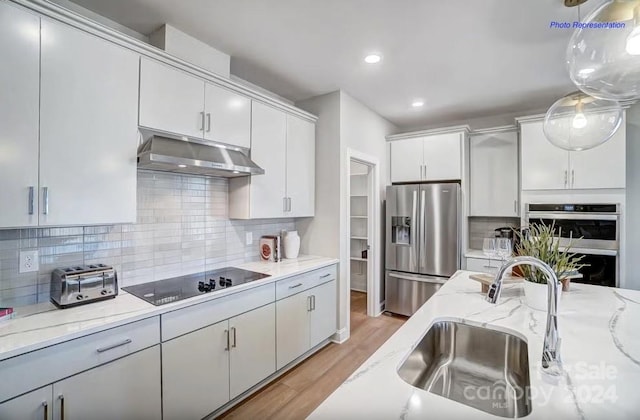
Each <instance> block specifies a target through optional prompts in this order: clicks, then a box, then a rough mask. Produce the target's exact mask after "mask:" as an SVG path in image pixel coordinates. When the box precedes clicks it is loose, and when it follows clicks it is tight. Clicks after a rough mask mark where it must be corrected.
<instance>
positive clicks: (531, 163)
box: [520, 121, 569, 190]
mask: <svg viewBox="0 0 640 420" xmlns="http://www.w3.org/2000/svg"><path fill="white" fill-rule="evenodd" d="M520 156H521V158H520V162H521V165H522V169H521V173H522V189H523V190H563V189H567V188H568V187H569V182H568V181H569V169H568V166H569V153H568V152H567V151H565V150H563V149H560V148H559V147H556V146H554V145H553V144H551V143H550V142H549V140H547V138H546V137H545V135H544V132H543V131H542V121H535V122H527V123H523V124H521V125H520Z"/></svg>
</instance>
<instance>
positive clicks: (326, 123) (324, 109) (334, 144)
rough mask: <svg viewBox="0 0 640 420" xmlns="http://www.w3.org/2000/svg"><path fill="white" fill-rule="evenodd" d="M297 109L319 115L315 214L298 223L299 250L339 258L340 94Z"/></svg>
mask: <svg viewBox="0 0 640 420" xmlns="http://www.w3.org/2000/svg"><path fill="white" fill-rule="evenodd" d="M296 106H298V107H300V108H302V109H304V110H306V111H309V112H311V113H313V114H315V115H317V116H318V122H317V124H316V211H315V217H314V218H312V219H302V220H298V221H297V223H296V227H297V229H298V231H299V234H300V238H301V244H300V251H301V252H302V253H304V254H312V255H323V256H326V257H334V258H338V257H339V256H340V249H339V243H340V231H339V223H340V220H339V219H340V195H339V185H340V155H339V153H338V151H339V150H340V92H332V93H328V94H326V95H322V96H316V97H314V98H311V99H309V100H306V101H302V102H299V103H297V104H296Z"/></svg>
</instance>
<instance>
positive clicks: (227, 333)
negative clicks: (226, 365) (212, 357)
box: [224, 330, 231, 351]
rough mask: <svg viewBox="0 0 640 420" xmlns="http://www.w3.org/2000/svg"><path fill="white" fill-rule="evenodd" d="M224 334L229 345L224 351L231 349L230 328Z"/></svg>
mask: <svg viewBox="0 0 640 420" xmlns="http://www.w3.org/2000/svg"><path fill="white" fill-rule="evenodd" d="M224 335H225V336H226V337H227V347H225V348H224V351H229V349H230V348H231V346H230V345H229V330H224Z"/></svg>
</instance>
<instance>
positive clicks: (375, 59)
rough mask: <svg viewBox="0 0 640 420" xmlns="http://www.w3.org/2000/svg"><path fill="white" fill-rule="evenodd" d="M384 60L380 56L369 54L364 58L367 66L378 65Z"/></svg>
mask: <svg viewBox="0 0 640 420" xmlns="http://www.w3.org/2000/svg"><path fill="white" fill-rule="evenodd" d="M381 60H382V56H381V55H380V54H369V55H368V56H366V57H365V58H364V62H365V63H367V64H376V63H379V62H380V61H381Z"/></svg>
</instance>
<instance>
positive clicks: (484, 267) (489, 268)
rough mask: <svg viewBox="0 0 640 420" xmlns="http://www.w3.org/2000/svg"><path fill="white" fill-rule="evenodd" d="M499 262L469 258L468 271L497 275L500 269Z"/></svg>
mask: <svg viewBox="0 0 640 420" xmlns="http://www.w3.org/2000/svg"><path fill="white" fill-rule="evenodd" d="M500 265H501V262H500V261H499V260H489V259H484V258H467V270H468V271H478V272H480V273H487V274H496V273H497V272H498V269H499V268H500Z"/></svg>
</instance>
